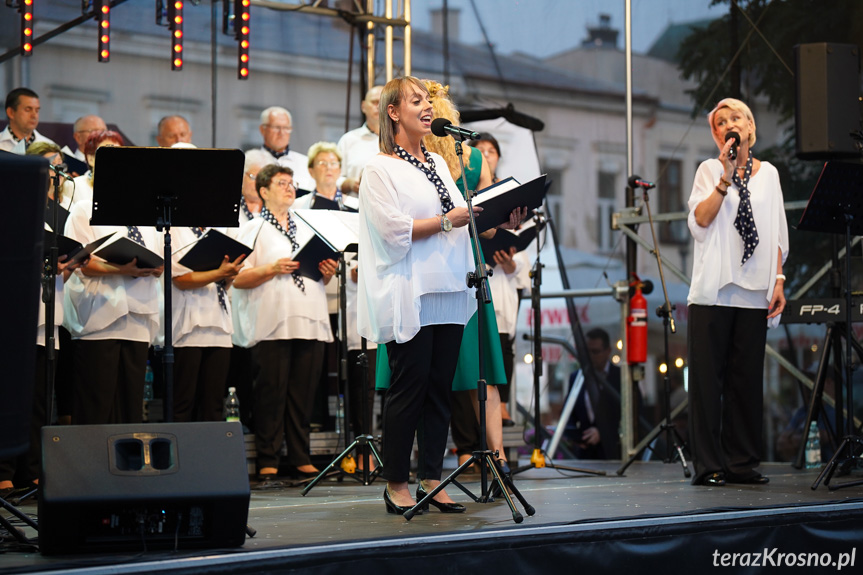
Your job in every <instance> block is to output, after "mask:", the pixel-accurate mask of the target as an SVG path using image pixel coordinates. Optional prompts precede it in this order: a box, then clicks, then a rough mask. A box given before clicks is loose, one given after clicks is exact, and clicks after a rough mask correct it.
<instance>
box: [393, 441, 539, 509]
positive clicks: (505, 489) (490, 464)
mask: <svg viewBox="0 0 863 575" xmlns="http://www.w3.org/2000/svg"><path fill="white" fill-rule="evenodd" d="M496 455H497V453H496V452H494V451H490V450H488V449H486V450H482V451H474V452H473V453H472V454H471V456H470V458H469V459H468V460H467V461H465V462H464V463H462V464H461V465H459V466H458V468H457V469H456V470H455V471H453V472H452V473H451V474H450V475H449V476H448V477H447V478H446V479H444V480H443V481H441V482H440V483H439V484H438V485H437V487H435V488H434V489H432V490H431V491H429V492H428V493H427V494H426V496H425V497H423V498H422V499H420V500H419V501H417V504H416V505H414V506H413V507H411V508H410V509H408V510H407V511H405V514H404V518H405V519H406V520H408V521H410V520H411V518H413V516H414V515H416V514H417V512H418V511H419V510H420V509H423V508H425V507H426V506H427V505H428V502H429V501H430V500H431V499H433V498H434V496H435V495H437V494H438V493H439V492H440V491H442V490H443V489H445V488H446V486H447V485H449V484H450V483H452V484H453V485H455V486H456V487H458V488H459V489H461V490H462V491H463V492H464V493H465V494H466V495H467V496H468V497H470V498H471V499H473V500H474V502H475V503H492V502H493V501H494V497H495V495H497V494H500V495H502V496H503V498H504V500H505V501H506V504H507V505H508V506H509V510H510V511H511V512H512V520H513V521H514V522H516V523H521V522H522V521H524V516H523V515H522V514H521V513H520V512H519V511H518V509H517V508H516V506H515V503H514V502H513V500H512V496H511V495H510V492H511V493H512V495H515V497H516V499H518V501H519V502H520V503H521V505H522V507H524V512H525V513H527V514H528V516H533V515H534V514H536V509H534V507H533V506H532V505H531V504H530V503H528V502H527V500H526V499H525V498H524V496H523V495H522V494H521V492H520V491H519V490H518V488H517V487H516V486H515V483H513V481H512V477H511V476H510V475H508V474H505V473H504V472H503V471H501V469H500V464H499V463H498V461H497V458H496ZM474 463H478V464H479V465H480V474H481V486H482V487H483V491H482V493H481V495H480V496H479V497H477V496H476V495H474V494H473V493H472V492H471V491H470V490H469V489H468V488H467V487H465V486H464V485H462V484H461V483H459V482H458V476H459V475H461V474H462V473H465V472H467V470H468V469H469V468H470V466H471V465H473V464H474ZM487 472H491V476H492V482H491V484H490V485H489V487H488V490H487V491H486V490H485V485H486V473H487Z"/></svg>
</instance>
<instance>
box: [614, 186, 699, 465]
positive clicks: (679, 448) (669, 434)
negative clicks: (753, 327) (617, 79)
mask: <svg viewBox="0 0 863 575" xmlns="http://www.w3.org/2000/svg"><path fill="white" fill-rule="evenodd" d="M636 179H637V178H636ZM640 185H641V188H642V189H643V191H644V205H645V206H646V207H647V221H648V223H649V224H650V234H651V236H652V237H653V250H651V253H652V254H653V255H654V257H655V258H656V265H657V266H658V267H659V281H660V283H661V284H662V296H663V298H665V301H664V303H663V304H662V305H661V306H659V307H658V308H656V315H657V316H659V317H661V318H662V327H663V332H664V335H665V339H664V354H665V356H664V357H665V373H664V374H663V376H662V382H663V392H664V394H665V397H664V401H663V406H662V407H663V417H662V424H661V425H660V426H659V433H662V432H663V431H664V432H665V434H666V435H665V447H666V453H665V459H664V460H663V462H664V463H672V462H673V461H674V459H673V457H674V452H676V453H677V457H678V458H679V459H680V465H682V466H683V476H684V477H691V476H692V473H691V472H690V471H689V465H688V464H687V463H686V457H684V455H683V445H684V441H683V438H682V437H681V436H680V433H678V431H677V428H675V427H674V424H673V423H672V422H671V380H670V378H669V375H668V374H669V372H670V371H671V368H670V363H669V356H668V331H669V329H670V330H671V333H677V329H676V327H675V325H674V308H675V306H673V305H671V302H670V301H669V300H668V289H667V288H666V286H665V274H664V273H663V270H662V255H661V254H660V252H659V242H657V241H656V229H655V228H654V225H653V215H652V214H651V212H650V196H649V193H648V190H649V189H650V188H649V187H648V186H645V185H643V184H640ZM626 416H627V417H629V414H626ZM659 433H658V434H659ZM658 434H657V435H658ZM649 446H650V443H649V442H648V443H645V445H644V447H642V448H641V449H639V450H638V451H636V452H635V453H633V454H632V456H631V457H630V458H629V459H628V460H627V461H626V463H624V464H623V467H621V468H620V469H618V470H617V474H618V475H623V473H624V472H625V471H626V468H627V467H629V466H630V465H631V464H632V462H634V461H635V460H636V459H638V457H639V456H640V454H641V453H642V452H643V451H644V450H645V449H647V447H649ZM672 449H673V451H672Z"/></svg>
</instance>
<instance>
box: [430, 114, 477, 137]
mask: <svg viewBox="0 0 863 575" xmlns="http://www.w3.org/2000/svg"><path fill="white" fill-rule="evenodd" d="M431 131H432V134H434V135H435V136H438V137H439V138H445V137H447V136H452V137H453V138H455V139H457V140H476V139H478V138H479V132H474V131H473V130H468V129H466V128H460V127H458V126H453V125H452V122H450V121H449V120H447V119H446V118H437V119H435V120H434V121H433V122H432V125H431Z"/></svg>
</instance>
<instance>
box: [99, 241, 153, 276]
mask: <svg viewBox="0 0 863 575" xmlns="http://www.w3.org/2000/svg"><path fill="white" fill-rule="evenodd" d="M115 237H116V239H115V240H114V241H112V242H110V243H108V244H107V245H104V246H102V247H101V248H99V249H98V250H96V251H95V252H93V254H94V255H97V256H99V257H100V258H102V259H103V260H105V261H107V262H110V263H112V264H117V265H121V266H122V265H125V264H127V263H129V262H130V261H132V260H133V259H135V258H138V261H137V262H136V264H135V266H136V267H139V268H157V267H159V266H161V265H162V264H164V263H165V260H164V259H162V256H160V255H159V254H157V253H155V252H152V251H150V250H149V249H147V248H146V247H144V246H142V245H141V244H139V243H137V242H134V241H132V240H130V239H129V238H127V237H126V236H115Z"/></svg>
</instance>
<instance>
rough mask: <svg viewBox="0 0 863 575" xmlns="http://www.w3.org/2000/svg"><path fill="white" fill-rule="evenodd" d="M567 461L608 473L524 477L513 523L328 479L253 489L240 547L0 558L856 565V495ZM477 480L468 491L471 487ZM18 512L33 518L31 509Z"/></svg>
mask: <svg viewBox="0 0 863 575" xmlns="http://www.w3.org/2000/svg"><path fill="white" fill-rule="evenodd" d="M568 463H569V464H571V465H575V466H578V467H580V468H585V469H588V468H589V469H595V470H604V471H606V472H607V475H606V476H596V475H584V474H570V473H568V472H561V471H558V470H555V469H551V468H545V469H533V470H529V471H527V472H525V473H522V474H520V475H518V476H517V477H516V485H517V486H518V488H519V489H520V490H521V491H522V493H523V494H524V496H525V497H526V498H527V500H528V502H529V503H530V504H531V505H533V506H534V507H535V508H536V514H535V515H534V516H532V517H528V516H525V518H524V522H523V523H521V524H518V525H517V524H516V523H514V522H513V520H512V516H511V514H510V511H509V508H508V507H507V505H506V503H505V502H504V501H503V500H502V499H499V500H497V501H495V502H493V503H488V504H477V503H468V501H469V499H468V497H467V496H466V495H464V494H462V493H461V492H459V491H458V490H457V489H455V488H451V489H450V490H449V492H450V493H451V495H452V496H453V497H454V499H456V500H457V501H460V502H464V503H466V504H467V505H468V511H467V513H465V514H463V515H458V514H454V515H444V514H441V513H439V512H437V511H436V510H432V511H431V513H428V514H423V515H420V516H417V517H414V518H413V519H412V520H411V521H410V522H408V521H406V520H405V519H404V518H402V517H399V516H395V515H389V514H387V513H386V511H385V509H384V503H383V501H382V499H381V495H382V492H383V485H384V484H383V481H382V480H378V481H377V482H376V483H374V484H373V485H371V486H362V485H360V484H359V483H356V482H353V481H348V480H345V481H343V482H341V483H338V482H329V481H328V482H324V483H320V484H318V485H317V486H315V488H314V489H312V490H311V491H310V492H309V493H308V494H307V495H306V496H305V497H304V496H302V495H301V493H300V492H301V490H300V489H299V488H296V487H294V488H289V487H283V488H275V489H265V490H259V489H253V490H252V498H251V507H250V512H249V524H250V525H251V526H252V527H253V528H254V529H256V530H257V535H256V536H255V537H254V538H252V539H247V540H246V543H245V545H244V546H243V547H240V548H235V549H209V550H198V551H193V550H183V549H180V550H179V551H177V552H170V551H150V552H147V553H142V552H134V551H129V552H116V553H98V554H95V553H90V554H87V553H84V554H80V555H67V556H50V557H44V556H42V555H40V554H39V553H35V552H29V553H28V552H22V551H12V550H10V547H9V546H7V547H6V551H7V552H6V553H5V554H4V555H2V556H0V573H18V572H53V573H84V572H86V573H88V574H103V573H104V574H109V573H139V572H148V573H150V572H154V571H155V572H159V573H288V572H291V573H295V572H305V571H307V570H308V571H309V572H311V571H312V570H313V571H314V573H316V574H317V573H346V572H350V573H370V572H375V573H390V572H391V573H405V572H408V571H411V572H414V573H424V572H438V573H440V572H447V573H459V572H467V571H468V570H476V569H484V570H487V569H492V570H496V571H497V572H501V573H535V572H546V570H549V571H548V572H550V570H552V569H556V568H559V567H560V566H561V565H566V564H569V565H571V566H573V569H574V568H576V567H577V568H578V569H601V570H607V569H610V568H615V569H617V568H623V567H626V568H636V570H637V571H641V572H644V571H648V570H649V571H650V572H658V571H659V570H662V572H663V573H687V572H691V570H692V569H693V568H695V569H699V568H709V567H712V566H717V567H719V566H722V565H727V566H731V565H732V562H733V565H734V566H738V567H739V566H740V565H744V566H747V565H748V566H750V568H752V567H754V566H756V565H763V566H767V567H770V566H773V565H777V563H778V564H779V565H783V566H786V565H788V564H789V562H793V564H794V565H802V564H805V561H808V562H809V563H808V564H809V565H810V566H812V565H819V567H818V569H817V570H828V571H837V570H839V569H840V568H845V569H846V570H851V571H853V569H854V568H856V569H859V565H861V564H863V549H860V550H857V549H856V547H857V546H858V545H859V544H860V541H863V487H860V486H857V487H851V488H847V489H841V490H837V491H833V492H831V491H829V490H828V489H827V488H826V487H824V486H823V485H822V486H820V487H819V488H818V489H817V490H815V491H812V490H811V489H810V486H811V484H812V482H813V481H814V480H815V478H816V476H817V473H816V472H815V471H798V470H796V469H793V468H792V467H791V466H790V465H788V464H767V465H765V466H763V472H764V473H765V474H766V475H768V476H769V477H770V480H771V481H770V484H769V485H767V486H749V485H726V486H724V487H694V486H691V485H690V484H689V481H688V480H686V479H685V478H684V477H683V473H682V471H681V468H680V466H679V465H677V464H668V465H666V464H663V463H659V462H637V463H635V464H633V465H632V466H630V467H629V468H628V469H627V474H626V476H625V477H618V476H617V475H616V474H615V471H616V470H617V468H618V467H619V464H618V463H617V462H595V461H578V462H568ZM859 475H860V472H859V471H856V472H854V473H853V474H852V478H859ZM471 477H472V478H473V479H471V481H469V482H467V483H466V485H467V486H468V487H470V488H475V487H478V480H477V479H475V478H476V477H478V476H471ZM843 480H848V477H844V478H843V477H838V478H834V480H833V481H832V483H833V484H834V485H835V484H837V483H840V482H841V481H843ZM22 509H23V510H24V511H26V512H29V513H35V511H36V506H35V504H26V505H22ZM522 512H523V510H522ZM30 534H31V535H32V532H31V533H30ZM726 554H727V555H726ZM734 554H737V555H736V556H735V555H734ZM858 555H859V556H858ZM813 561H814V562H815V563H813ZM744 562H745V563H744ZM822 565H823V566H822ZM597 572H602V571H597ZM808 572H812V569H810V570H809V571H808Z"/></svg>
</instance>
